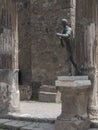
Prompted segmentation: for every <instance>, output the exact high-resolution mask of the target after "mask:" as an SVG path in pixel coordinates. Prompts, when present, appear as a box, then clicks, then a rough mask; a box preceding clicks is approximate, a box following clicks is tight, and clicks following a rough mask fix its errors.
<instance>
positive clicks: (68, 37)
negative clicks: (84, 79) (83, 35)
mask: <svg viewBox="0 0 98 130" xmlns="http://www.w3.org/2000/svg"><path fill="white" fill-rule="evenodd" d="M62 25H63V31H62V33H56V35H57V36H58V37H59V39H60V41H61V45H62V47H64V46H66V53H67V56H66V64H67V66H68V72H67V75H69V76H71V75H72V67H71V64H72V65H73V66H74V68H75V70H76V73H77V74H78V75H80V74H81V71H80V70H79V68H78V66H77V64H76V62H75V61H74V59H73V47H72V46H73V45H72V44H73V30H72V28H71V27H69V26H68V21H67V20H66V19H62Z"/></svg>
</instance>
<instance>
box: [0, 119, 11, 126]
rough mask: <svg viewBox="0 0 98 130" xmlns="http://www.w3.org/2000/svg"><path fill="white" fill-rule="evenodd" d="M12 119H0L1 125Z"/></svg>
mask: <svg viewBox="0 0 98 130" xmlns="http://www.w3.org/2000/svg"><path fill="white" fill-rule="evenodd" d="M10 121H11V120H9V119H0V125H1V124H4V123H7V122H10Z"/></svg>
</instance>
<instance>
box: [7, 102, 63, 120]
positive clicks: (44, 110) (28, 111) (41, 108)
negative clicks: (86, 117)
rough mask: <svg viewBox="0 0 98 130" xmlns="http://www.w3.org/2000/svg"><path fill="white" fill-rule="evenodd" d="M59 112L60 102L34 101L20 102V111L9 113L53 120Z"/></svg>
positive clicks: (23, 116)
mask: <svg viewBox="0 0 98 130" xmlns="http://www.w3.org/2000/svg"><path fill="white" fill-rule="evenodd" d="M60 113H61V104H58V103H43V102H34V101H22V102H20V112H17V113H9V115H11V116H14V117H18V118H28V119H42V120H43V119H46V120H48V119H51V120H55V119H56V118H57V116H58V115H60Z"/></svg>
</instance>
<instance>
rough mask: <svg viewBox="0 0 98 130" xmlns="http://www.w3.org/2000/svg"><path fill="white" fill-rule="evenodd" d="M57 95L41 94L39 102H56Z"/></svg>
mask: <svg viewBox="0 0 98 130" xmlns="http://www.w3.org/2000/svg"><path fill="white" fill-rule="evenodd" d="M55 97H56V93H51V92H40V93H39V101H40V102H55Z"/></svg>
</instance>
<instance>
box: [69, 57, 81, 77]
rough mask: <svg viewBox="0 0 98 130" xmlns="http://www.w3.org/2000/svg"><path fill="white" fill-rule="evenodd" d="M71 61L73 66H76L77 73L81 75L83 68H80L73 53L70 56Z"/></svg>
mask: <svg viewBox="0 0 98 130" xmlns="http://www.w3.org/2000/svg"><path fill="white" fill-rule="evenodd" d="M70 61H71V63H72V64H73V66H74V68H75V70H76V73H77V74H79V75H80V74H81V70H80V69H79V68H78V65H77V63H76V62H75V61H74V59H73V56H72V55H71V56H70Z"/></svg>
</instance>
